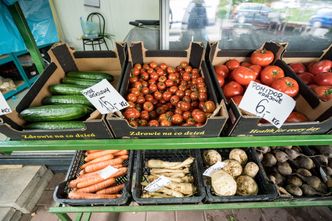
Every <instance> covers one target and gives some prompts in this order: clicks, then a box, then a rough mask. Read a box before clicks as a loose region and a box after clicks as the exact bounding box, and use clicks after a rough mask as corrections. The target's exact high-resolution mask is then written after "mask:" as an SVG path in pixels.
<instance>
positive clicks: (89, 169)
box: [84, 158, 123, 173]
mask: <svg viewBox="0 0 332 221" xmlns="http://www.w3.org/2000/svg"><path fill="white" fill-rule="evenodd" d="M122 162H123V159H121V158H117V159H112V160H105V161H101V162H97V163H94V164H91V165H88V166H86V167H85V169H84V171H85V172H87V173H89V172H95V171H97V170H101V169H103V168H105V167H107V166H113V165H117V164H122Z"/></svg>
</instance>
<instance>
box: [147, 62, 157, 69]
mask: <svg viewBox="0 0 332 221" xmlns="http://www.w3.org/2000/svg"><path fill="white" fill-rule="evenodd" d="M149 66H150V67H151V68H153V69H155V68H156V67H157V66H158V64H157V63H156V62H153V61H152V62H150V64H149Z"/></svg>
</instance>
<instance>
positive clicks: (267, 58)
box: [250, 49, 274, 66]
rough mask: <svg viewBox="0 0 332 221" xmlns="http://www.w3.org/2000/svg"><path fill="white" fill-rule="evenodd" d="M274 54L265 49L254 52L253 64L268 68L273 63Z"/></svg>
mask: <svg viewBox="0 0 332 221" xmlns="http://www.w3.org/2000/svg"><path fill="white" fill-rule="evenodd" d="M273 59H274V54H273V52H272V51H269V50H265V49H258V50H256V51H254V52H253V53H252V54H251V56H250V61H251V63H252V64H258V65H260V66H267V65H269V64H271V63H272V62H273Z"/></svg>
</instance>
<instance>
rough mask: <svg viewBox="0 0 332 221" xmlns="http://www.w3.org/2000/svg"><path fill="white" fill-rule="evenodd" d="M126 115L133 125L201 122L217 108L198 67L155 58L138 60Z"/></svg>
mask: <svg viewBox="0 0 332 221" xmlns="http://www.w3.org/2000/svg"><path fill="white" fill-rule="evenodd" d="M129 83H130V85H129V88H128V93H127V97H126V98H127V101H128V103H129V107H128V108H126V109H125V111H124V113H123V115H124V117H125V118H126V119H127V120H128V122H129V124H130V125H131V126H132V127H137V126H156V127H157V126H162V127H168V126H202V125H203V124H204V123H205V122H206V120H207V118H209V117H210V116H211V114H212V113H213V112H214V110H215V109H216V104H215V102H214V101H211V100H208V90H207V87H206V84H205V81H204V78H203V77H202V76H201V74H200V72H199V70H198V69H197V68H193V67H191V66H190V65H189V64H188V62H185V61H183V62H181V63H180V65H178V66H177V67H175V68H174V67H171V66H168V65H166V64H164V63H162V64H160V65H158V64H157V63H156V62H150V63H148V64H147V63H146V64H143V65H141V64H135V65H134V67H133V68H132V69H131V74H130V77H129Z"/></svg>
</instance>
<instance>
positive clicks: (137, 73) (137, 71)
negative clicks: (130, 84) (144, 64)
mask: <svg viewBox="0 0 332 221" xmlns="http://www.w3.org/2000/svg"><path fill="white" fill-rule="evenodd" d="M131 74H132V75H134V76H138V75H139V74H140V70H139V69H138V68H133V69H131Z"/></svg>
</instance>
